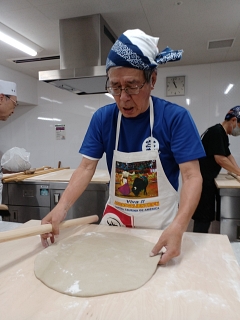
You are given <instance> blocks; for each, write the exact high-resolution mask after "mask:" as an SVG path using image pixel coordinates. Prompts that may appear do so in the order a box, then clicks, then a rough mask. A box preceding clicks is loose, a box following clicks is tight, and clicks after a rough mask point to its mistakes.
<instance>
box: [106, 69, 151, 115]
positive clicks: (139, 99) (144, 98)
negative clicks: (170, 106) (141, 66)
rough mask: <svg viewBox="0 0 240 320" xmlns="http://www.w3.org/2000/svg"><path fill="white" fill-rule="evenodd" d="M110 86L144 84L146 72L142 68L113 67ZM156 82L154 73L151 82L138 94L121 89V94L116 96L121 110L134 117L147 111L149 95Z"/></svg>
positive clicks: (109, 75)
mask: <svg viewBox="0 0 240 320" xmlns="http://www.w3.org/2000/svg"><path fill="white" fill-rule="evenodd" d="M108 77H109V81H108V86H109V87H115V88H117V87H119V88H122V89H123V88H126V87H135V86H139V87H140V86H142V84H143V83H144V82H145V78H144V73H143V71H142V70H138V69H134V68H125V67H113V68H110V70H109V71H108ZM155 82H156V74H155V73H153V75H152V80H151V81H150V83H147V82H146V83H145V84H144V86H143V87H142V88H141V89H140V90H139V93H138V94H134V95H129V94H127V93H126V92H125V90H122V91H121V95H119V96H114V99H115V101H116V103H117V106H118V108H119V110H120V111H121V112H122V114H123V116H124V117H126V118H133V117H136V116H138V115H139V114H140V113H143V112H145V111H146V110H147V109H148V107H149V96H150V93H151V90H152V89H153V85H154V84H155Z"/></svg>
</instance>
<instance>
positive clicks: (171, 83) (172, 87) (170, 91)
mask: <svg viewBox="0 0 240 320" xmlns="http://www.w3.org/2000/svg"><path fill="white" fill-rule="evenodd" d="M166 86H167V92H166V94H167V96H168V97H172V96H184V95H185V76H176V77H167V79H166Z"/></svg>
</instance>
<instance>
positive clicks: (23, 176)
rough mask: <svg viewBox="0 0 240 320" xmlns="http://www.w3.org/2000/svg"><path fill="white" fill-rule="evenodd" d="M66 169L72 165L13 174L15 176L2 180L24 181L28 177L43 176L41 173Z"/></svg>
mask: <svg viewBox="0 0 240 320" xmlns="http://www.w3.org/2000/svg"><path fill="white" fill-rule="evenodd" d="M64 169H70V167H65V168H51V169H44V170H39V171H37V172H35V173H32V174H31V175H30V174H21V175H17V176H13V177H8V178H3V179H2V182H3V183H7V182H19V181H23V180H25V179H28V178H32V177H37V176H41V175H44V174H47V173H51V172H55V171H59V170H64Z"/></svg>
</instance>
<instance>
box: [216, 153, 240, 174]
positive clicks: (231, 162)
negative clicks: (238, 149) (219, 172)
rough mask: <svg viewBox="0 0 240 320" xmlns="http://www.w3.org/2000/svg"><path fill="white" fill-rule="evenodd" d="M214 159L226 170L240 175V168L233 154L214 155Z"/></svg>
mask: <svg viewBox="0 0 240 320" xmlns="http://www.w3.org/2000/svg"><path fill="white" fill-rule="evenodd" d="M214 159H215V161H216V162H217V164H219V165H220V166H221V167H222V168H224V169H225V170H227V171H229V172H233V173H235V174H236V175H238V176H240V168H239V166H238V165H237V163H236V160H235V159H234V157H233V156H232V155H231V154H230V155H229V156H228V157H225V156H220V155H214Z"/></svg>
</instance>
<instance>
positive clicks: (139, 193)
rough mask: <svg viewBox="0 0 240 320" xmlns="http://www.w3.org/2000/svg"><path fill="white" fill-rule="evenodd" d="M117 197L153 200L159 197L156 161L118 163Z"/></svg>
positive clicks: (116, 175)
mask: <svg viewBox="0 0 240 320" xmlns="http://www.w3.org/2000/svg"><path fill="white" fill-rule="evenodd" d="M115 196H117V197H120V198H125V197H127V198H144V199H146V198H153V197H157V196H158V183H157V169H156V160H148V161H138V162H130V163H126V162H119V161H116V171H115Z"/></svg>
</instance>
